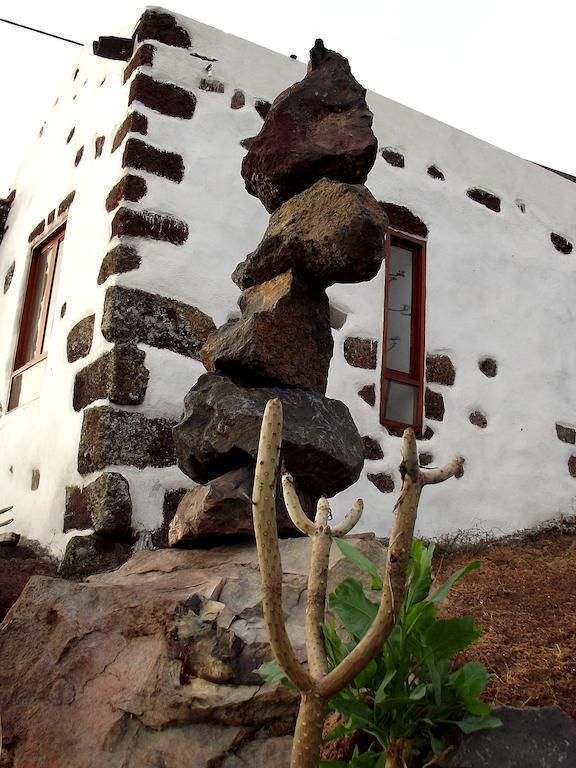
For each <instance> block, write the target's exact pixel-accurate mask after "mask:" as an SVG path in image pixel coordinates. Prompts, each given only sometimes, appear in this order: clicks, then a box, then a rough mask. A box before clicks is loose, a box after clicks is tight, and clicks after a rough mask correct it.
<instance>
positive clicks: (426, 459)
mask: <svg viewBox="0 0 576 768" xmlns="http://www.w3.org/2000/svg"><path fill="white" fill-rule="evenodd" d="M433 461H434V457H433V456H432V454H431V453H420V454H419V455H418V463H419V464H420V466H421V467H427V466H428V465H429V464H432V462H433Z"/></svg>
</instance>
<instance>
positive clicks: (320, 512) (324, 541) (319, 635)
mask: <svg viewBox="0 0 576 768" xmlns="http://www.w3.org/2000/svg"><path fill="white" fill-rule="evenodd" d="M329 515H330V507H329V506H328V501H327V500H326V499H325V498H324V497H322V498H321V499H319V500H318V506H317V512H316V518H315V524H314V529H315V530H314V534H313V535H312V536H311V538H312V553H311V555H310V568H309V571H308V596H307V600H306V621H305V635H306V648H307V651H308V669H309V671H310V674H311V675H312V677H313V678H314V680H319V679H320V678H321V677H323V676H324V675H325V674H326V673H327V672H328V661H327V659H326V649H325V647H324V634H323V632H322V625H323V624H324V613H325V610H326V588H327V585H328V563H329V560H330V547H331V546H332V536H331V534H330V528H329V526H328V518H329Z"/></svg>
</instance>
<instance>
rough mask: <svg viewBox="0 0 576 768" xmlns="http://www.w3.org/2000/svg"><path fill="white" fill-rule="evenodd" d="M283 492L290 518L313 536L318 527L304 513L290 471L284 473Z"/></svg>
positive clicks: (301, 529) (299, 528)
mask: <svg viewBox="0 0 576 768" xmlns="http://www.w3.org/2000/svg"><path fill="white" fill-rule="evenodd" d="M282 494H283V496H284V504H285V505H286V509H287V510H288V514H289V515H290V519H291V520H292V522H293V523H294V525H295V526H296V528H298V530H299V531H301V532H302V533H305V534H306V535H307V536H313V535H314V531H315V530H316V528H315V527H314V523H313V522H312V521H311V520H309V519H308V518H307V517H306V515H305V514H304V510H303V509H302V505H301V504H300V499H299V498H298V494H297V493H296V487H295V485H294V478H293V477H292V475H290V474H289V473H288V472H286V473H285V474H283V475H282Z"/></svg>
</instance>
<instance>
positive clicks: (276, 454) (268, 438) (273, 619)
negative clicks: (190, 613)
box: [252, 399, 313, 691]
mask: <svg viewBox="0 0 576 768" xmlns="http://www.w3.org/2000/svg"><path fill="white" fill-rule="evenodd" d="M281 442H282V405H281V403H280V401H279V400H278V399H275V400H270V401H269V402H268V404H267V405H266V409H265V411H264V418H263V420H262V428H261V430H260V442H259V444H258V457H257V459H256V473H255V476H254V490H253V494H252V513H253V517H254V533H255V536H256V547H257V549H258V560H259V562H260V572H261V577H262V610H263V613H264V620H265V622H266V627H267V629H268V637H269V638H270V647H271V648H272V653H273V654H274V657H275V659H276V661H277V662H278V664H280V666H281V667H282V669H283V670H284V672H286V675H287V676H288V678H289V679H290V680H291V682H292V683H294V685H295V686H296V687H297V688H298V689H300V690H301V691H307V690H310V689H311V688H312V686H313V681H312V678H311V677H310V675H309V674H308V673H307V672H306V670H305V669H304V668H303V667H302V665H301V664H300V662H299V661H298V659H297V657H296V654H295V653H294V649H293V648H292V644H291V643H290V640H289V638H288V633H287V632H286V626H285V624H284V611H283V609H282V563H281V560H280V549H279V547H278V530H277V527H276V505H275V495H276V473H277V470H278V463H279V459H280V444H281Z"/></svg>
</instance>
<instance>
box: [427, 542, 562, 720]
mask: <svg viewBox="0 0 576 768" xmlns="http://www.w3.org/2000/svg"><path fill="white" fill-rule="evenodd" d="M471 560H479V561H480V563H481V566H480V568H479V569H478V570H476V571H473V572H472V573H470V574H468V575H466V576H465V577H464V578H463V579H461V581H460V582H459V583H458V584H456V585H455V586H454V588H453V590H452V592H451V595H450V597H449V598H448V600H447V601H446V604H445V605H444V606H443V607H442V614H443V615H445V616H456V615H463V614H472V615H474V616H475V617H476V619H477V620H478V622H479V623H480V624H481V625H482V627H483V629H484V631H483V634H482V636H481V637H480V639H479V640H478V641H477V642H476V643H475V644H474V645H473V646H471V647H470V648H469V649H467V650H466V651H465V652H463V653H461V654H459V656H458V657H457V658H456V663H457V664H462V663H464V662H465V661H481V662H483V663H484V664H485V665H486V667H487V669H488V670H489V671H490V672H491V673H492V679H491V681H490V684H489V687H488V688H487V690H486V699H487V700H488V701H490V702H491V703H492V704H494V705H497V704H510V705H514V706H542V705H546V704H558V706H560V707H562V709H564V710H565V711H566V712H568V713H569V714H570V715H572V717H576V536H575V535H574V529H573V528H572V527H571V528H570V532H569V533H566V532H565V531H563V530H562V528H561V529H560V530H548V531H546V530H545V531H542V532H540V533H532V534H530V536H529V537H525V538H523V539H522V538H517V539H514V538H510V539H508V540H505V541H501V542H498V543H493V544H484V545H482V546H477V547H475V548H468V551H460V552H454V553H446V552H444V553H443V552H442V551H441V550H440V549H439V550H438V552H437V558H436V574H435V575H436V578H437V579H438V580H439V581H444V580H445V579H446V578H447V577H448V576H449V575H450V574H451V573H452V572H453V571H455V570H456V569H457V568H459V567H460V566H462V565H464V564H465V563H467V562H470V561H471Z"/></svg>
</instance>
